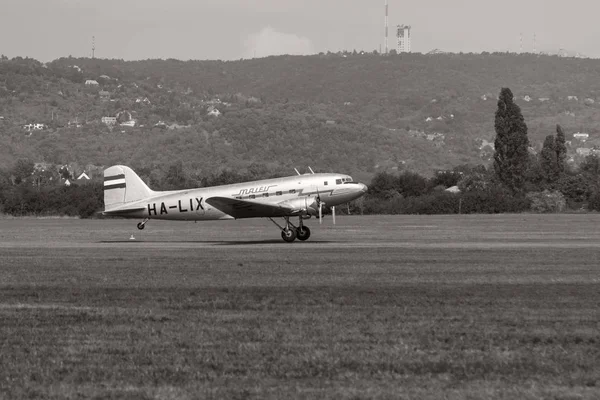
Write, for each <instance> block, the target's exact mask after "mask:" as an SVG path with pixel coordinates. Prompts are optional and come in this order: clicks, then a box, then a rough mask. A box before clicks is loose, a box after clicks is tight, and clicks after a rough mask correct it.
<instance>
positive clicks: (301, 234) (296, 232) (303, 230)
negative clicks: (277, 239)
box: [269, 217, 310, 243]
mask: <svg viewBox="0 0 600 400" xmlns="http://www.w3.org/2000/svg"><path fill="white" fill-rule="evenodd" d="M283 218H284V219H285V226H281V225H279V224H278V223H277V222H275V221H274V220H273V218H269V220H270V221H271V222H272V223H274V224H275V225H277V227H278V228H279V229H281V238H282V239H283V240H284V241H286V242H288V243H291V242H293V241H294V240H296V239H298V240H302V241H304V240H306V239H308V238H309V237H310V229H308V227H307V226H304V224H303V223H302V217H300V218H299V220H300V222H299V224H298V227H295V226H294V224H292V223H291V222H290V217H283Z"/></svg>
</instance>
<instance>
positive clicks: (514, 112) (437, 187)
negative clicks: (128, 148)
mask: <svg viewBox="0 0 600 400" xmlns="http://www.w3.org/2000/svg"><path fill="white" fill-rule="evenodd" d="M494 126H495V131H496V138H495V141H494V146H495V152H494V157H493V162H492V164H491V165H489V166H485V165H469V164H465V165H459V166H456V167H454V168H453V169H450V170H440V171H437V172H436V173H435V174H434V176H433V177H431V178H427V177H424V176H422V175H420V174H418V173H416V172H412V171H402V172H400V173H389V172H379V173H377V174H375V175H374V177H373V179H372V180H371V182H370V184H369V191H368V193H367V195H366V196H365V197H364V198H361V199H359V200H357V201H355V202H353V203H352V205H351V207H349V210H350V211H351V212H355V213H356V212H358V213H362V214H453V213H503V212H524V211H535V212H561V211H565V210H580V209H588V210H597V211H600V158H598V156H596V155H590V156H588V157H587V158H586V159H585V160H584V162H583V163H581V164H580V165H579V166H578V167H575V166H572V165H571V164H569V163H568V162H567V155H566V140H565V132H564V130H563V129H562V127H561V126H560V125H557V126H556V133H555V134H553V135H548V136H547V137H546V139H545V140H544V145H543V148H542V150H541V152H540V153H539V154H536V153H534V152H533V151H532V149H531V147H530V143H529V138H528V136H527V124H526V122H525V119H524V117H523V114H522V113H521V110H520V108H519V106H518V105H517V104H516V103H515V102H514V96H513V94H512V92H511V90H510V89H508V88H503V89H502V90H501V92H500V96H499V98H498V106H497V110H496V114H495V119H494ZM134 167H135V166H134ZM136 169H137V170H138V173H139V174H140V176H141V177H142V179H144V180H145V181H146V182H147V183H149V185H150V186H151V187H152V188H153V189H155V190H174V189H186V188H194V187H207V186H216V185H223V184H231V183H237V182H244V181H251V180H257V179H266V178H273V177H277V176H282V172H281V169H280V168H277V166H269V165H266V164H261V163H253V164H251V165H250V166H248V167H247V168H245V169H237V170H233V169H222V170H220V171H217V172H215V173H212V174H201V173H198V171H192V170H189V169H187V168H186V166H185V165H184V163H183V162H182V161H180V160H179V161H176V162H172V163H171V164H168V165H164V166H160V167H156V166H154V167H148V166H140V168H139V169H138V168H136ZM69 178H71V179H72V176H71V175H70V172H69V171H68V169H65V168H56V167H54V168H47V169H43V170H41V169H39V168H38V169H36V168H35V166H34V163H33V162H32V161H30V160H26V159H20V160H18V161H17V162H16V163H15V164H14V165H13V167H12V168H10V169H7V170H0V207H1V210H2V211H3V212H4V213H6V214H11V215H70V216H79V217H83V218H87V217H93V216H97V215H98V212H99V211H101V210H102V207H103V194H102V181H101V180H92V181H91V182H89V183H85V184H78V183H74V184H72V185H71V186H68V187H67V186H65V185H64V180H65V179H69ZM449 188H453V189H454V190H451V191H449V190H448V189H449Z"/></svg>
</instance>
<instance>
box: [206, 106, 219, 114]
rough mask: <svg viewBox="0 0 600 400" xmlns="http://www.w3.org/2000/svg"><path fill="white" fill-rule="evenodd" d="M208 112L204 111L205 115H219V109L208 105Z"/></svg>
mask: <svg viewBox="0 0 600 400" xmlns="http://www.w3.org/2000/svg"><path fill="white" fill-rule="evenodd" d="M207 110H208V112H207V113H206V115H209V116H211V117H218V116H220V115H221V111H219V110H218V109H217V108H215V107H213V106H210V107H208V109H207Z"/></svg>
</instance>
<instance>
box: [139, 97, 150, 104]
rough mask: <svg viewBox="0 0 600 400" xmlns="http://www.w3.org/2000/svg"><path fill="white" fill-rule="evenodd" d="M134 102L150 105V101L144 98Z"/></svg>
mask: <svg viewBox="0 0 600 400" xmlns="http://www.w3.org/2000/svg"><path fill="white" fill-rule="evenodd" d="M135 102H136V103H144V104H151V103H150V100H149V99H148V98H147V97H144V98H143V99H142V98H139V97H138V98H137V99H135Z"/></svg>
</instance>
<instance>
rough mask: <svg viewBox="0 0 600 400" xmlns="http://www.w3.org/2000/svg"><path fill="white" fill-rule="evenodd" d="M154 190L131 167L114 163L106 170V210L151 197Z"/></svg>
mask: <svg viewBox="0 0 600 400" xmlns="http://www.w3.org/2000/svg"><path fill="white" fill-rule="evenodd" d="M153 194H154V192H153V191H152V190H151V189H150V188H149V187H148V186H147V185H146V184H145V183H144V181H143V180H142V179H141V178H140V177H139V176H138V175H137V174H136V173H135V172H134V171H133V170H132V169H131V168H129V167H126V166H124V165H114V166H112V167H109V168H107V169H105V170H104V211H109V210H110V209H115V208H120V207H122V206H124V205H125V204H127V203H132V202H135V201H139V200H142V199H145V198H148V197H151V196H152V195H153Z"/></svg>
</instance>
